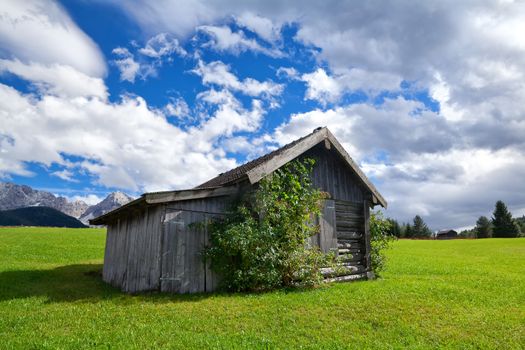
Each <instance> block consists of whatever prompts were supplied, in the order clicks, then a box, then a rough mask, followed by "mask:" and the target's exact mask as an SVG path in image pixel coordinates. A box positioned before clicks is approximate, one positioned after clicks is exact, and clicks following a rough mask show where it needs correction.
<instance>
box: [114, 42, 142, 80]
mask: <svg viewBox="0 0 525 350" xmlns="http://www.w3.org/2000/svg"><path fill="white" fill-rule="evenodd" d="M112 52H113V54H115V55H117V56H118V57H119V58H118V59H115V60H113V63H115V65H116V66H117V68H118V70H119V71H120V80H121V81H129V82H130V83H134V82H135V78H136V77H137V75H139V73H140V70H141V67H140V64H139V63H138V62H137V61H135V58H134V56H133V54H132V53H131V52H129V50H128V49H127V48H125V47H117V48H115V49H113V51H112ZM141 76H143V75H142V74H141Z"/></svg>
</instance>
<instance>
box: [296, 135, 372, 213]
mask: <svg viewBox="0 0 525 350" xmlns="http://www.w3.org/2000/svg"><path fill="white" fill-rule="evenodd" d="M301 158H313V159H315V161H316V162H315V165H314V168H313V171H312V182H313V184H314V186H316V187H317V188H319V189H321V190H322V191H325V192H328V193H330V196H331V198H332V199H339V200H344V201H349V202H355V203H362V202H363V200H364V198H365V193H366V191H365V189H364V187H363V185H361V184H360V181H359V179H358V178H357V176H356V175H354V174H353V173H352V171H351V170H349V168H348V165H347V164H345V162H344V161H343V159H342V158H341V156H340V155H339V154H337V153H336V152H335V151H334V150H333V148H332V149H330V150H329V149H327V148H326V147H325V146H324V143H321V144H319V145H317V146H314V147H313V148H312V149H310V150H309V151H307V152H305V153H304V154H303V155H302V156H301Z"/></svg>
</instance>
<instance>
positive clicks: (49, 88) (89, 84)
mask: <svg viewBox="0 0 525 350" xmlns="http://www.w3.org/2000/svg"><path fill="white" fill-rule="evenodd" d="M0 72H9V73H12V74H15V75H17V76H19V77H21V78H22V79H24V80H27V81H30V82H32V84H33V86H35V87H36V88H37V89H38V90H39V91H40V92H41V93H49V94H54V95H58V96H66V97H75V96H94V97H98V98H102V99H105V98H107V95H108V92H107V88H106V86H105V84H104V81H103V80H102V79H100V78H93V77H90V76H88V75H86V74H84V73H82V72H80V71H78V70H76V69H74V68H73V67H71V66H64V65H59V64H52V65H44V64H41V63H34V62H33V63H29V64H26V63H22V62H20V61H19V60H18V59H14V60H5V59H0Z"/></svg>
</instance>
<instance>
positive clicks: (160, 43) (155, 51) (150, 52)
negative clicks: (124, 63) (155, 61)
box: [139, 33, 187, 58]
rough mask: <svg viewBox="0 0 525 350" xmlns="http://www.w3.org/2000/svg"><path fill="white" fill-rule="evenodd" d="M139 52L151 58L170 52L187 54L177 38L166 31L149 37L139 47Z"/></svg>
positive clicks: (169, 53) (169, 54) (181, 54)
mask: <svg viewBox="0 0 525 350" xmlns="http://www.w3.org/2000/svg"><path fill="white" fill-rule="evenodd" d="M139 52H140V53H141V54H143V55H145V56H148V57H152V58H161V57H163V56H171V55H172V54H178V55H180V56H185V55H186V54H187V52H186V50H184V48H183V47H181V46H180V44H179V41H178V40H177V38H174V37H172V36H171V35H169V34H167V33H160V34H157V35H155V36H154V37H152V38H150V39H149V40H148V42H147V43H146V45H145V46H144V47H143V48H141V49H139Z"/></svg>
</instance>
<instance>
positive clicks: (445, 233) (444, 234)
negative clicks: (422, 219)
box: [436, 230, 458, 239]
mask: <svg viewBox="0 0 525 350" xmlns="http://www.w3.org/2000/svg"><path fill="white" fill-rule="evenodd" d="M454 238H458V233H457V232H456V231H454V230H441V231H438V233H436V239H454Z"/></svg>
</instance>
